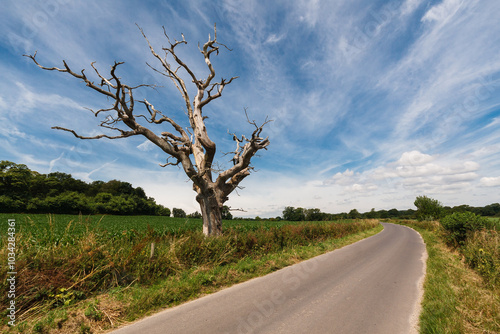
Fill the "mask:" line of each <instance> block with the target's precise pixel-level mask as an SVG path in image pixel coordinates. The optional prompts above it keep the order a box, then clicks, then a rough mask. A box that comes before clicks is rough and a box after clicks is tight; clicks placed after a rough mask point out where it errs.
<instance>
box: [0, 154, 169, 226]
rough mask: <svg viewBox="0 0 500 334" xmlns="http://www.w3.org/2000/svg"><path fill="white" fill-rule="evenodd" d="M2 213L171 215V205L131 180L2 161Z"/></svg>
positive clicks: (0, 170)
mask: <svg viewBox="0 0 500 334" xmlns="http://www.w3.org/2000/svg"><path fill="white" fill-rule="evenodd" d="M0 212H4V213H14V212H30V213H66V214H78V213H83V214H95V213H100V214H120V215H131V214H134V215H162V216H170V210H169V209H168V208H165V207H163V206H161V205H157V204H156V203H155V201H154V199H153V198H148V197H147V196H146V194H145V192H144V189H142V188H134V187H132V185H131V184H130V183H128V182H122V181H118V180H111V181H108V182H103V181H94V182H92V183H90V184H88V183H86V182H84V181H81V180H76V179H74V178H73V177H72V176H71V175H70V174H66V173H61V172H54V173H49V174H40V173H38V172H34V171H31V170H30V169H29V168H28V167H27V166H26V165H21V164H15V163H13V162H10V161H1V162H0Z"/></svg>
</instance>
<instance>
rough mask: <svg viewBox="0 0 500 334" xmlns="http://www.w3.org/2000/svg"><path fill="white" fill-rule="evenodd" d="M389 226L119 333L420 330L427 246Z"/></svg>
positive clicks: (409, 231)
mask: <svg viewBox="0 0 500 334" xmlns="http://www.w3.org/2000/svg"><path fill="white" fill-rule="evenodd" d="M383 226H384V230H383V231H382V232H380V233H379V234H377V235H375V236H372V237H370V238H367V239H364V240H362V241H359V242H357V243H355V244H352V245H349V246H346V247H344V248H341V249H338V250H335V251H333V252H330V253H327V254H324V255H321V256H318V257H315V258H313V259H310V260H307V261H304V262H301V263H299V264H297V265H294V266H290V267H287V268H284V269H282V270H279V271H277V272H274V273H272V274H269V275H267V276H264V277H260V278H256V279H253V280H250V281H248V282H245V283H241V284H238V285H235V286H233V287H231V288H228V289H225V290H222V291H220V292H218V293H215V294H212V295H209V296H205V297H203V298H200V299H197V300H195V301H192V302H189V303H186V304H183V305H180V306H177V307H175V308H172V309H168V310H165V311H162V312H160V313H158V314H156V315H154V316H151V317H148V318H146V319H143V320H141V321H138V322H136V323H134V324H132V325H129V326H126V327H123V328H121V329H119V330H116V331H114V332H112V333H114V334H130V333H144V334H146V333H148V334H155V333H158V334H160V333H162V334H170V333H172V334H173V333H179V334H181V333H182V334H190V333H193V334H194V333H196V334H198V333H203V334H225V333H227V334H247V333H286V334H304V333H307V334H316V333H317V334H325V333H335V334H341V333H349V334H355V333H370V334H376V333H384V334H387V333H391V334H403V333H417V331H416V329H415V326H416V324H417V320H418V314H419V312H420V308H419V303H420V298H421V293H422V291H421V283H422V282H423V277H424V274H425V258H426V252H425V245H424V243H423V241H422V238H421V237H420V235H419V234H418V233H417V232H415V231H414V230H412V229H410V228H407V227H404V226H399V225H394V224H387V223H383Z"/></svg>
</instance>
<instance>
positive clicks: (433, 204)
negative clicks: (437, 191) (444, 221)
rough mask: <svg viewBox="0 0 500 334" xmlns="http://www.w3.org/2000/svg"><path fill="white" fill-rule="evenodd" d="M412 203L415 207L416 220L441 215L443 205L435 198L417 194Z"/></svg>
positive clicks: (430, 218) (437, 217) (433, 218)
mask: <svg viewBox="0 0 500 334" xmlns="http://www.w3.org/2000/svg"><path fill="white" fill-rule="evenodd" d="M414 204H415V206H416V207H417V213H416V216H417V219H418V220H436V219H439V218H441V217H442V216H443V205H442V204H441V203H440V202H439V201H438V200H437V199H432V198H429V197H427V196H418V197H417V198H416V199H415V202H414Z"/></svg>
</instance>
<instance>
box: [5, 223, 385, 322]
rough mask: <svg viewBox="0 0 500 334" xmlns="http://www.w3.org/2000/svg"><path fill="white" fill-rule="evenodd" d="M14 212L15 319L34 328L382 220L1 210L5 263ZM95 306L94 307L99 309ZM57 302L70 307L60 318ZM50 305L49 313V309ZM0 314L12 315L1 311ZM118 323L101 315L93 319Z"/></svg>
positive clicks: (252, 268) (265, 267) (306, 248)
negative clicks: (209, 232) (213, 229)
mask: <svg viewBox="0 0 500 334" xmlns="http://www.w3.org/2000/svg"><path fill="white" fill-rule="evenodd" d="M9 219H14V220H15V253H16V255H15V270H16V271H17V278H16V307H17V311H16V314H17V315H18V320H19V322H20V323H22V324H23V325H22V326H20V327H17V328H31V329H32V330H33V332H40V330H38V329H40V328H43V329H44V330H46V329H48V328H56V327H57V326H59V325H60V323H61V322H67V323H68V324H69V323H71V321H72V320H71V321H70V320H68V319H70V318H72V317H71V316H68V312H69V313H71V312H73V311H71V312H70V311H69V310H70V309H73V308H76V309H78V310H80V311H81V307H87V306H86V305H87V304H88V303H90V302H92V301H93V300H94V301H96V300H97V299H96V298H100V299H102V298H104V299H106V300H108V299H110V298H111V299H113V300H114V301H115V302H116V303H118V304H120V309H121V311H120V312H121V315H120V316H117V318H116V319H117V320H119V321H122V320H123V318H128V319H132V318H135V317H137V316H140V315H143V314H145V313H147V312H149V311H150V310H153V309H157V308H161V307H165V305H175V304H177V303H179V302H182V301H186V300H189V299H191V298H194V297H195V296H196V295H198V294H201V293H206V292H209V291H214V290H215V289H217V288H219V287H221V286H225V285H230V284H234V283H237V282H241V281H242V280H244V279H249V278H251V277H255V276H258V275H263V274H265V273H268V272H270V271H272V270H276V269H279V268H281V267H283V266H286V265H289V264H292V263H295V261H297V260H298V259H305V258H308V257H310V256H314V255H319V254H321V253H322V252H324V251H326V250H327V249H332V247H333V248H335V247H337V245H340V244H341V241H340V240H343V239H345V238H347V237H349V236H353V238H357V237H356V235H358V236H362V235H364V236H366V235H367V234H365V233H376V232H377V231H380V229H381V226H380V225H379V223H378V222H377V221H375V220H372V221H370V220H366V221H361V220H360V221H352V220H342V221H334V222H332V221H329V222H328V221H325V222H289V221H252V220H227V221H223V227H224V232H223V235H222V236H220V237H217V238H206V237H205V236H204V235H203V233H202V221H201V219H186V218H169V217H160V216H108V215H105V216H102V215H94V216H81V215H80V216H78V215H44V214H0V221H1V224H0V228H1V230H2V234H1V238H0V260H1V261H2V262H4V263H7V258H8V256H10V255H8V254H9V252H10V250H9V248H10V247H11V246H10V245H9V246H7V245H8V244H9V241H8V233H7V231H8V220H9ZM353 240H359V239H353ZM337 241H338V242H337ZM333 243H335V245H334V244H333ZM301 253H303V254H304V255H299V254H301ZM306 254H307V255H306ZM9 261H10V260H9ZM7 271H8V269H7V266H2V267H0V275H1V276H3V277H4V276H5V275H7ZM158 286H162V287H163V288H162V290H161V291H156V289H157V288H155V287H158ZM4 289H7V282H6V281H3V282H0V290H4ZM164 289H167V290H168V291H167V292H165V291H163V290H164ZM111 294H113V296H115V297H116V296H117V295H120V296H121V297H119V298H118V297H116V298H115V297H111ZM99 296H100V297H99ZM103 296H105V297H103ZM151 296H155V298H152V297H151ZM117 298H118V299H117ZM120 299H121V300H125V301H117V300H120ZM7 302H8V300H7V294H2V296H1V297H0V303H1V304H4V303H7ZM96 303H97V301H96ZM82 305H83V306H82ZM92 305H94V304H92ZM89 307H90V308H91V310H90V311H88V312H90V313H92V312H93V311H92V310H93V309H94V308H97V306H95V305H94V306H89ZM101 307H104V306H101ZM59 310H61V312H62V313H61V314H65V315H64V316H62V318H61V319H59V320H57V321H54V319H53V318H54V317H56V315H55V314H60V313H58V312H59ZM80 311H75V312H77V313H78V312H80ZM91 311H92V312H91ZM108 311H109V310H108ZM108 311H103V312H108ZM47 312H49V313H50V314H52V315H51V316H45V314H46V313H47ZM51 312H55V313H51ZM88 312H87V313H88ZM0 315H1V316H2V318H3V319H4V320H5V319H7V317H6V316H5V311H4V310H2V311H0ZM84 317H85V319H86V320H84V321H83V322H81V321H80V320H78V321H80V322H81V323H84V324H85V326H87V324H89V326H90V325H91V324H94V325H96V324H95V321H94V320H95V319H94V320H92V319H90V318H92V316H88V315H84ZM89 317H90V318H89ZM89 319H90V320H89ZM120 319H121V320H120ZM75 321H76V320H75ZM92 321H94V322H92ZM106 321H107V322H106ZM113 323H114V321H111V320H110V319H108V320H102V321H101V323H100V324H98V325H96V326H102V327H103V328H104V327H108V326H112V325H113ZM65 326H66V325H65ZM65 326H63V327H65ZM68 326H70V325H68ZM0 328H1V327H0ZM36 328H38V329H36ZM71 330H72V329H71ZM71 330H70V332H71Z"/></svg>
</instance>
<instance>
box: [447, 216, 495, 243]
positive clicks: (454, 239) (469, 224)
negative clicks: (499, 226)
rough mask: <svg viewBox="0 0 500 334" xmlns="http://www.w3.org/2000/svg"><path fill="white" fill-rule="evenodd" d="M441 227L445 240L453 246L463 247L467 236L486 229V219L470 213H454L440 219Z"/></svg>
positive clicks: (487, 223)
mask: <svg viewBox="0 0 500 334" xmlns="http://www.w3.org/2000/svg"><path fill="white" fill-rule="evenodd" d="M441 225H442V226H443V228H444V229H445V231H446V239H447V241H448V242H449V243H451V244H453V245H455V246H462V245H464V243H465V241H466V240H467V236H468V234H470V233H471V232H474V231H478V230H481V229H483V228H486V227H487V226H488V225H489V222H488V219H486V218H484V217H481V216H478V215H476V214H474V213H472V212H469V211H466V212H455V213H452V214H451V215H448V216H446V217H444V218H443V219H441Z"/></svg>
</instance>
